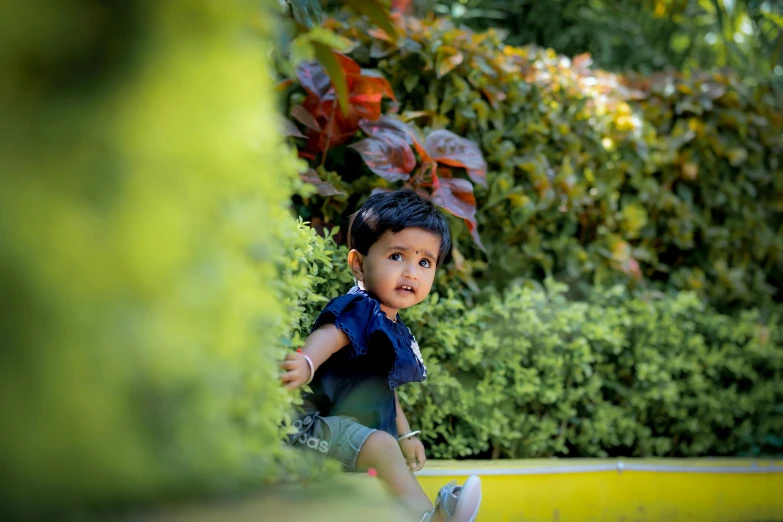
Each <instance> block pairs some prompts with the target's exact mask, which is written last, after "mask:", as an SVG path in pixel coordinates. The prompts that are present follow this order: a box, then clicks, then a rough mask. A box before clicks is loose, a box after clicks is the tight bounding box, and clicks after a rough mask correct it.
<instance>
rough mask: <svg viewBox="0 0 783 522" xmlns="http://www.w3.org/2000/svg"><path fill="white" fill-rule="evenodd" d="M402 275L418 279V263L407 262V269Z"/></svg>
mask: <svg viewBox="0 0 783 522" xmlns="http://www.w3.org/2000/svg"><path fill="white" fill-rule="evenodd" d="M402 275H404V276H405V277H407V278H409V279H416V278H417V274H416V264H415V263H405V269H404V270H403V272H402Z"/></svg>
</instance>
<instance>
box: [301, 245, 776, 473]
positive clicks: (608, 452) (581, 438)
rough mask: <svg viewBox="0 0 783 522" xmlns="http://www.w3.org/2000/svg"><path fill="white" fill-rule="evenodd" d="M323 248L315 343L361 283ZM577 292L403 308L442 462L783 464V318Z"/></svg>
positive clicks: (419, 397) (421, 416) (515, 292)
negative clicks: (342, 297)
mask: <svg viewBox="0 0 783 522" xmlns="http://www.w3.org/2000/svg"><path fill="white" fill-rule="evenodd" d="M315 245H316V247H317V251H318V252H323V253H324V254H319V255H318V257H319V258H321V259H322V261H318V262H317V263H314V265H313V266H314V267H315V268H314V270H313V271H312V272H313V273H318V274H326V273H328V274H329V275H328V277H325V278H324V279H322V280H320V281H319V282H317V283H316V285H315V286H314V287H313V289H314V291H315V292H317V293H318V295H310V296H309V298H308V301H307V311H308V314H312V315H309V316H308V315H307V314H306V315H304V316H303V321H302V323H301V325H300V327H301V328H302V333H305V332H306V329H307V327H309V325H310V324H311V323H312V321H313V320H314V319H315V315H317V313H318V311H320V309H321V308H322V307H323V304H322V303H321V302H320V300H321V299H322V297H321V296H326V297H327V298H332V297H336V296H337V295H339V294H340V293H343V292H345V291H346V290H347V288H348V287H349V286H350V284H351V279H350V274H349V270H348V267H347V264H346V261H345V258H346V256H347V250H346V249H345V247H339V248H336V247H335V246H334V244H333V243H332V242H331V241H330V240H327V241H326V242H325V243H324V242H323V239H321V238H318V239H317V240H316V243H315ZM326 260H328V261H326ZM319 279H320V277H319ZM335 281H339V282H338V283H335ZM566 291H567V287H566V286H565V285H562V284H559V283H555V282H553V281H552V280H548V281H547V285H546V287H541V286H538V285H528V286H511V287H510V288H508V289H506V290H505V291H504V292H503V293H502V294H501V293H498V292H496V291H494V290H491V289H487V290H485V291H484V292H483V293H482V295H480V296H479V300H478V301H477V303H474V304H467V303H466V302H465V300H464V298H463V296H461V295H459V294H458V293H456V292H453V291H448V290H447V291H446V292H447V293H445V294H442V295H439V294H437V293H433V294H432V295H431V296H430V298H429V299H428V300H426V301H425V302H424V303H421V304H419V305H417V306H415V307H413V308H410V309H407V310H404V311H403V312H402V315H403V318H404V320H405V323H406V325H407V326H408V327H410V328H411V330H412V331H413V333H414V334H415V335H416V337H417V340H418V341H419V345H420V347H421V351H422V356H423V357H424V360H425V362H426V363H427V368H428V377H427V380H426V381H425V383H424V384H423V385H418V384H412V385H407V386H404V387H402V388H400V389H399V392H400V400H401V401H402V403H403V408H404V410H405V412H406V415H407V417H408V420H409V421H410V423H411V426H415V428H416V429H421V430H422V431H423V432H424V434H423V438H424V441H425V444H426V446H427V451H428V455H429V456H430V458H460V457H472V458H490V457H496V458H498V457H499V458H522V457H551V456H560V457H566V456H568V457H607V456H637V457H650V456H678V457H696V456H724V455H725V456H737V455H756V454H764V455H780V454H783V310H781V309H779V308H778V309H777V311H776V314H773V317H772V318H770V319H764V318H762V317H760V315H759V313H758V312H757V311H745V312H742V313H741V314H738V315H736V316H729V315H725V314H721V313H718V312H716V311H715V310H713V309H711V308H710V307H709V306H707V305H705V304H704V303H703V302H702V300H701V299H700V298H699V297H698V296H697V295H696V294H694V293H691V292H682V293H679V294H678V295H676V296H670V295H664V294H660V293H655V292H651V293H646V294H644V295H634V294H633V293H631V292H629V291H628V290H626V289H625V288H624V287H623V286H620V285H616V286H614V287H611V288H608V289H606V290H603V291H599V290H596V291H594V292H591V294H590V295H589V298H588V299H586V300H583V301H574V300H572V299H570V298H568V297H567V296H566ZM317 301H318V303H317V304H316V305H315V306H313V303H314V302H317Z"/></svg>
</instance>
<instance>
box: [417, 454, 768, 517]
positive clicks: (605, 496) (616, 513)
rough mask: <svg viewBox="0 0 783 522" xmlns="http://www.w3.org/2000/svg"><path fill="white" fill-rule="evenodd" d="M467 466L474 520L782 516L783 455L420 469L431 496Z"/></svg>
mask: <svg viewBox="0 0 783 522" xmlns="http://www.w3.org/2000/svg"><path fill="white" fill-rule="evenodd" d="M471 474H475V475H479V476H480V477H481V480H482V484H483V501H482V506H481V510H480V512H479V517H478V522H495V521H497V522H511V521H513V522H521V521H525V522H571V521H575V522H592V521H595V522H599V521H600V522H636V521H638V522H658V521H660V522H680V521H704V522H769V521H783V460H743V459H645V460H641V459H621V460H592V459H565V460H538V459H531V460H498V461H429V462H427V466H426V467H425V469H424V470H422V471H421V472H419V473H418V474H417V475H418V478H419V482H420V483H421V485H422V487H423V488H424V490H425V491H426V492H427V493H428V494H429V495H430V497H431V498H434V496H435V494H436V493H437V491H438V489H439V488H440V487H441V486H442V485H443V484H445V483H446V482H448V481H450V480H457V481H458V482H460V483H461V482H462V481H463V480H464V479H465V478H466V477H467V476H468V475H471Z"/></svg>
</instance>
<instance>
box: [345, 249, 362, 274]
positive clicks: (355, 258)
mask: <svg viewBox="0 0 783 522" xmlns="http://www.w3.org/2000/svg"><path fill="white" fill-rule="evenodd" d="M348 266H349V267H351V273H352V274H353V277H354V279H356V280H357V281H359V282H364V256H363V255H361V254H360V253H359V251H358V250H356V249H353V250H351V251H350V252H348Z"/></svg>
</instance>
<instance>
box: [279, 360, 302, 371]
mask: <svg viewBox="0 0 783 522" xmlns="http://www.w3.org/2000/svg"><path fill="white" fill-rule="evenodd" d="M297 366H298V364H297V363H296V361H292V360H288V359H286V360H285V361H283V362H281V363H280V367H281V368H282V369H284V370H296V368H297Z"/></svg>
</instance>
